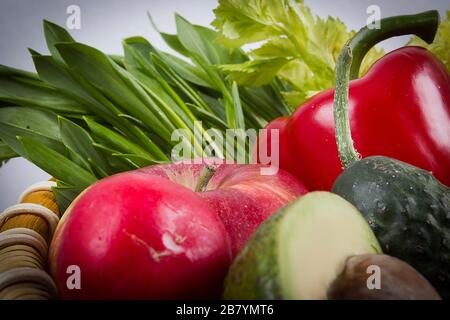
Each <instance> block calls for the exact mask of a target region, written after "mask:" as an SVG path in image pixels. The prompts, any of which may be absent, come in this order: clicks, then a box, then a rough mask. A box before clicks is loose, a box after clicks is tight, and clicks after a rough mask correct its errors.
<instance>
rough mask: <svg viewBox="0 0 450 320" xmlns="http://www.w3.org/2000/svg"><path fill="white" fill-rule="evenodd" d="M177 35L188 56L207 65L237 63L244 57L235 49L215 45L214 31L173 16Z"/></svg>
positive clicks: (178, 16)
mask: <svg viewBox="0 0 450 320" xmlns="http://www.w3.org/2000/svg"><path fill="white" fill-rule="evenodd" d="M175 22H176V26H177V35H178V39H179V40H180V42H181V44H182V45H183V47H184V48H186V49H187V50H188V51H189V53H190V54H189V55H191V54H195V55H197V56H199V57H201V58H202V59H203V60H204V61H206V62H208V63H209V64H221V63H222V64H223V63H237V62H242V61H244V60H245V59H246V56H245V55H244V54H243V53H242V52H241V51H240V50H237V49H227V48H224V47H222V46H220V45H218V44H217V43H215V39H216V37H217V33H216V32H215V31H214V30H211V29H208V28H205V27H202V26H196V25H192V24H191V23H189V22H188V21H187V20H186V19H184V18H183V17H181V16H180V15H178V14H177V15H175Z"/></svg>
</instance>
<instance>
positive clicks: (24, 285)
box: [0, 180, 60, 299]
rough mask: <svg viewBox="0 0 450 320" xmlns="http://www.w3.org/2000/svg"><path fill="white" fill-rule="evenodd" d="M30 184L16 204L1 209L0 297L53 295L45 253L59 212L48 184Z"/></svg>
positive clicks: (44, 296)
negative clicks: (3, 209)
mask: <svg viewBox="0 0 450 320" xmlns="http://www.w3.org/2000/svg"><path fill="white" fill-rule="evenodd" d="M53 186H55V182H54V181H52V180H50V181H44V182H40V183H36V184H34V185H32V186H30V187H29V188H28V189H27V190H25V192H24V193H23V194H22V196H21V197H20V199H19V204H17V205H14V206H11V207H9V208H7V209H6V210H5V211H3V212H2V213H0V299H54V298H57V290H56V286H55V283H54V282H53V280H52V278H51V277H50V275H49V274H48V264H47V255H48V248H49V244H50V241H51V239H52V236H53V232H54V231H55V228H56V226H57V224H58V221H59V217H60V212H59V209H58V206H57V204H56V199H55V196H54V194H53V192H52V190H51V188H52V187H53Z"/></svg>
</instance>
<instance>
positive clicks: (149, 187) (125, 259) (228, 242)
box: [49, 164, 306, 299]
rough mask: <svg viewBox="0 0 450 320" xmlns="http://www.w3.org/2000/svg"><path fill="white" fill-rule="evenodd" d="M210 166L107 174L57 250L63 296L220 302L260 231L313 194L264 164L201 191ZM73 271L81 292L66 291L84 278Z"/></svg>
mask: <svg viewBox="0 0 450 320" xmlns="http://www.w3.org/2000/svg"><path fill="white" fill-rule="evenodd" d="M204 167H205V165H204V164H167V165H156V166H151V167H147V168H143V169H140V170H137V171H132V172H125V173H120V174H117V175H114V176H111V177H108V178H106V179H103V180H101V181H99V182H97V183H95V184H94V185H92V186H91V187H89V188H88V189H87V190H86V191H85V192H83V193H82V194H81V195H80V196H79V197H78V198H77V199H76V200H75V201H74V202H73V203H72V205H71V206H70V207H69V209H68V210H67V211H66V213H65V214H64V217H63V219H62V220H61V222H60V224H59V225H58V228H57V230H56V233H55V236H54V238H53V241H52V244H51V247H50V255H49V259H50V270H51V273H52V275H53V277H54V279H55V281H56V283H57V285H58V290H59V292H60V295H61V297H62V298H72V299H193V298H217V297H219V295H220V292H221V289H222V283H223V279H224V277H225V274H226V272H227V270H228V267H229V265H230V263H231V261H232V257H233V256H234V255H235V254H236V253H237V252H239V250H240V249H241V248H242V246H243V245H244V243H245V241H246V240H247V239H248V238H249V237H250V236H251V234H252V233H253V231H254V230H255V229H256V228H257V227H258V226H259V224H260V223H261V222H262V221H263V220H265V219H266V218H267V217H268V216H269V215H270V214H272V213H273V212H274V211H276V210H277V209H278V208H279V207H281V206H284V205H285V204H286V203H288V202H289V201H291V200H293V199H295V198H296V197H297V196H299V195H301V194H304V193H305V192H306V190H305V188H304V187H303V186H302V185H301V184H300V183H299V182H298V181H297V180H296V179H295V178H293V177H292V176H291V175H290V174H288V173H286V172H284V171H281V170H280V171H278V173H276V174H275V175H267V176H264V175H261V168H263V167H264V166H262V165H236V164H232V165H226V164H224V165H218V166H217V167H216V171H215V173H214V175H213V176H212V178H211V179H210V180H209V182H208V183H207V185H206V188H205V190H202V191H201V192H195V190H196V187H197V185H198V183H199V177H200V175H201V174H200V173H201V172H202V174H203V173H204V172H205V169H204ZM202 170H203V171H202ZM71 265H75V266H77V267H79V270H80V274H79V276H80V284H81V288H80V289H77V288H73V289H70V288H69V287H71V286H69V287H68V286H67V282H68V280H67V279H69V282H70V281H72V280H73V277H74V276H76V275H73V274H71V273H70V272H69V273H68V272H67V270H68V267H70V266H71ZM69 270H71V269H69ZM70 277H72V278H70Z"/></svg>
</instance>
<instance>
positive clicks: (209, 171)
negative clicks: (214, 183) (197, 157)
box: [195, 164, 216, 192]
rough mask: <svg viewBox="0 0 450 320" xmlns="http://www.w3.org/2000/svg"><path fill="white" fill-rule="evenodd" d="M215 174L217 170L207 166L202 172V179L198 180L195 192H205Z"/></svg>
mask: <svg viewBox="0 0 450 320" xmlns="http://www.w3.org/2000/svg"><path fill="white" fill-rule="evenodd" d="M214 173H216V168H214V167H213V166H211V165H209V164H207V165H205V166H204V167H203V169H202V171H200V177H199V179H198V183H197V186H196V187H195V192H203V191H205V190H206V187H207V186H208V183H209V180H211V178H212V177H213V175H214Z"/></svg>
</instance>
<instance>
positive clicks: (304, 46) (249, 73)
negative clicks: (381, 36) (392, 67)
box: [212, 0, 383, 107]
mask: <svg viewBox="0 0 450 320" xmlns="http://www.w3.org/2000/svg"><path fill="white" fill-rule="evenodd" d="M214 13H215V14H216V18H215V20H214V21H213V23H212V25H213V26H214V27H216V28H217V29H218V30H219V31H220V37H219V38H218V41H219V43H221V44H223V45H225V46H227V47H229V48H236V47H240V46H242V45H246V44H253V43H256V42H261V41H262V42H263V43H262V44H261V45H259V47H257V48H256V49H253V50H251V51H250V53H249V55H250V57H251V58H252V60H249V61H245V62H242V63H232V64H226V65H225V64H222V65H221V66H220V70H222V71H225V72H226V73H228V74H229V75H230V76H231V78H232V79H234V80H236V81H237V82H238V84H240V85H256V86H259V85H263V84H269V83H271V82H272V81H273V80H274V78H275V77H278V78H279V79H281V80H282V81H283V82H284V86H285V87H286V89H287V90H282V94H283V97H284V98H285V99H286V101H287V102H288V104H289V105H290V106H291V107H297V106H298V105H299V104H300V103H302V102H303V101H304V100H305V99H307V98H309V97H310V96H312V95H314V94H315V93H317V92H319V91H322V90H325V89H329V88H331V87H333V85H334V69H335V65H336V58H337V55H338V53H339V50H340V49H341V48H342V46H343V45H344V44H345V42H346V41H347V40H348V39H349V38H351V37H352V36H353V34H354V31H348V30H347V28H346V26H345V24H344V23H343V22H342V21H340V20H339V19H335V18H332V17H327V18H326V19H322V18H320V17H317V16H314V15H313V14H312V13H311V11H310V9H309V8H308V7H306V6H305V5H304V4H303V1H300V0H295V1H294V0H280V1H262V0H250V1H248V0H231V1H230V0H220V1H219V6H218V7H217V8H216V9H215V10H214ZM382 55H383V51H382V50H376V49H373V50H371V51H370V53H369V54H368V55H367V56H366V59H365V61H364V64H363V67H362V70H361V73H362V74H364V73H365V72H366V71H367V70H368V68H369V67H370V66H371V65H372V63H373V62H375V61H376V60H377V59H379V58H380V57H381V56H382Z"/></svg>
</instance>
